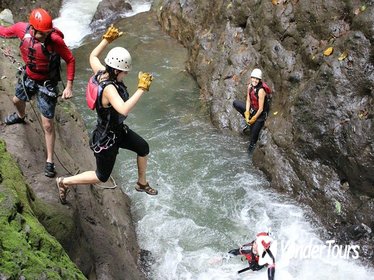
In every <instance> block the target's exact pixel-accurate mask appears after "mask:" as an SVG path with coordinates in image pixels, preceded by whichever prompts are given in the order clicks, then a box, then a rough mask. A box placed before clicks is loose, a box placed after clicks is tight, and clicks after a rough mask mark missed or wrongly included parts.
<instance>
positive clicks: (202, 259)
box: [74, 1, 370, 280]
mask: <svg viewBox="0 0 374 280" xmlns="http://www.w3.org/2000/svg"><path fill="white" fill-rule="evenodd" d="M78 2H79V1H78ZM118 25H119V26H120V27H121V29H122V30H124V31H125V35H124V36H123V37H121V38H120V39H119V40H117V41H115V43H113V46H117V45H119V46H124V47H126V48H127V49H128V50H129V51H130V53H131V55H132V57H133V65H134V66H133V71H132V72H131V73H130V74H129V76H128V77H126V78H125V83H126V84H127V85H128V87H129V91H130V93H133V92H134V91H135V88H136V81H137V78H136V76H137V72H138V71H140V70H142V71H149V72H152V73H153V74H154V77H155V80H154V82H153V83H152V86H151V90H150V92H148V93H147V94H146V95H144V96H143V98H142V99H141V101H140V102H139V103H138V105H137V107H136V108H135V109H134V111H133V112H132V113H130V115H129V117H128V119H127V120H126V123H127V124H128V125H129V126H130V127H131V128H132V129H133V130H134V131H136V132H137V133H139V134H140V135H142V136H143V137H144V138H145V139H146V140H147V141H148V142H149V145H150V148H151V153H150V156H149V168H148V180H149V183H150V184H151V185H152V186H153V187H155V188H157V189H158V190H159V195H158V196H155V197H151V196H147V195H146V194H144V193H138V192H136V191H135V189H134V187H135V183H136V179H137V176H136V174H137V170H136V157H135V155H134V154H133V153H131V152H128V151H121V152H120V154H119V156H118V158H117V162H116V166H115V170H114V172H113V175H114V176H115V178H116V181H117V183H118V184H119V185H120V186H121V187H122V189H123V191H124V192H125V193H126V194H127V195H129V197H130V198H131V201H132V213H133V218H134V221H135V225H136V230H137V234H138V239H139V244H140V247H141V248H142V249H145V250H149V251H150V252H152V255H153V256H154V258H155V263H154V264H153V266H152V271H151V272H150V274H148V277H149V279H159V280H165V279H170V280H172V279H173V280H174V279H204V280H205V279H247V278H248V279H267V274H266V271H265V270H263V271H260V272H246V273H243V274H241V275H238V274H237V271H238V270H240V269H242V268H244V267H245V266H246V263H245V262H241V260H240V258H239V257H237V258H232V259H229V260H225V259H224V258H223V256H224V254H225V252H227V251H229V250H230V249H233V248H236V247H238V246H239V245H240V244H244V243H246V242H249V241H251V240H252V239H253V237H254V236H255V234H256V233H257V232H259V231H264V230H267V229H268V228H270V227H271V228H272V232H273V236H274V238H275V239H276V240H277V242H278V246H277V249H278V253H277V256H276V258H277V270H276V279H287V280H288V279H313V280H315V279H369V278H370V277H369V273H370V271H369V270H368V269H365V268H363V267H361V266H359V265H358V264H357V263H356V262H355V261H354V260H353V259H348V260H347V259H344V258H342V257H335V256H333V255H328V252H326V251H324V252H323V254H322V255H315V256H308V255H304V256H296V255H295V248H294V247H292V246H287V245H289V244H291V245H294V244H296V245H297V246H299V247H304V248H306V247H307V246H315V247H318V246H322V245H323V244H325V242H326V241H322V240H320V239H319V238H318V236H317V235H316V233H315V232H316V229H315V228H313V226H312V225H311V224H310V223H309V222H308V221H307V220H306V218H305V212H304V210H303V209H301V208H300V207H299V206H298V205H296V204H295V203H294V201H292V200H290V199H288V198H286V197H283V196H281V195H279V194H277V193H275V192H273V191H272V190H271V189H269V188H268V185H269V183H268V182H267V181H266V179H265V178H264V176H263V175H262V174H261V172H259V171H258V170H256V169H255V168H254V167H253V166H252V163H251V161H250V159H249V158H248V156H247V154H246V152H245V151H246V146H247V139H245V138H243V137H242V136H239V135H236V134H233V133H230V132H227V131H225V132H222V131H219V130H217V129H216V128H214V127H213V126H212V124H211V122H210V118H209V109H208V106H207V104H205V103H204V102H203V101H202V100H201V99H200V98H199V88H198V85H197V84H196V82H195V81H194V80H193V79H192V77H191V76H190V75H189V74H188V73H187V72H186V71H185V68H184V62H185V61H186V59H187V51H186V50H185V49H184V48H182V47H181V46H180V45H179V44H178V43H177V42H176V41H175V40H174V39H171V38H169V37H168V36H166V35H165V34H164V33H162V32H161V31H160V29H159V26H158V24H157V22H156V21H155V19H154V18H153V17H152V16H151V15H150V14H148V13H145V14H138V15H136V16H134V17H131V18H128V19H126V20H123V21H121V22H119V23H118ZM96 43H97V41H94V42H92V39H89V38H87V39H86V40H84V41H83V46H81V47H80V48H78V49H75V50H74V52H75V55H76V56H77V58H78V59H77V79H76V81H75V86H74V88H75V94H76V97H75V101H74V102H75V103H76V104H77V107H78V108H79V110H81V112H82V115H83V117H84V119H85V121H86V124H87V126H88V128H89V129H90V128H92V127H93V124H94V123H95V114H94V112H92V111H90V110H88V109H87V108H86V105H85V101H84V91H85V86H86V82H87V79H88V77H89V76H90V69H89V67H88V54H89V52H90V51H91V50H92V48H93V47H94V46H95V44H96ZM228 102H230V101H228ZM238 117H239V116H238Z"/></svg>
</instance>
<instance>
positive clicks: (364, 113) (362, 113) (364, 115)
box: [358, 110, 369, 120]
mask: <svg viewBox="0 0 374 280" xmlns="http://www.w3.org/2000/svg"><path fill="white" fill-rule="evenodd" d="M368 116H369V112H368V111H367V110H362V111H360V112H359V113H358V118H359V119H360V120H366V119H367V118H368Z"/></svg>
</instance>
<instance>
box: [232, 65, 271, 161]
mask: <svg viewBox="0 0 374 280" xmlns="http://www.w3.org/2000/svg"><path fill="white" fill-rule="evenodd" d="M265 89H266V90H269V91H270V89H269V88H268V86H267V85H266V84H265V83H263V82H262V71H261V70H260V69H258V68H256V69H253V71H252V73H251V78H250V82H249V85H248V91H247V98H246V102H245V103H244V102H243V101H240V100H234V103H233V106H234V108H235V109H236V110H237V111H238V112H239V113H240V114H241V115H242V116H243V117H244V118H245V122H246V125H247V126H246V127H245V128H244V130H243V132H245V133H246V132H247V131H249V132H250V142H249V146H248V152H249V153H250V154H251V153H252V152H253V150H254V148H255V146H256V143H257V140H258V137H259V135H260V131H261V129H262V128H263V126H264V124H265V120H266V118H267V116H268V113H269V102H268V101H269V98H270V97H269V96H268V94H267V92H266V91H265Z"/></svg>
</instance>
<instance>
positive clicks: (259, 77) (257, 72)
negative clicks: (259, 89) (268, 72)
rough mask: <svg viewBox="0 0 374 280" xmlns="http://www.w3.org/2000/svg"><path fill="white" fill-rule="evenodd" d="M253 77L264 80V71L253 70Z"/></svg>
mask: <svg viewBox="0 0 374 280" xmlns="http://www.w3.org/2000/svg"><path fill="white" fill-rule="evenodd" d="M251 77H252V78H257V79H260V80H262V71H261V70H260V69H258V68H255V69H253V71H252V73H251Z"/></svg>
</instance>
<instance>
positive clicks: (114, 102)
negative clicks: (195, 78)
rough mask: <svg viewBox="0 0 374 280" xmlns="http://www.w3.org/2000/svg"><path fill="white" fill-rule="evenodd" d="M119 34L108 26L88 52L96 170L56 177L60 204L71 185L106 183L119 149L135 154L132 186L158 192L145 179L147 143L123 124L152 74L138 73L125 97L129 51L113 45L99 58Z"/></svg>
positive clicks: (92, 138)
mask: <svg viewBox="0 0 374 280" xmlns="http://www.w3.org/2000/svg"><path fill="white" fill-rule="evenodd" d="M121 35H122V32H120V31H119V30H118V29H117V28H115V27H113V26H111V27H109V28H108V30H107V31H106V33H105V34H104V35H103V39H102V40H101V42H100V43H99V44H98V45H97V46H96V47H95V48H94V50H93V51H92V52H91V54H90V58H89V61H90V65H91V68H92V70H93V72H94V76H93V77H91V78H90V80H89V83H88V86H87V92H86V99H87V103H88V106H89V107H90V108H92V109H96V113H97V125H96V128H95V130H94V131H93V133H92V136H91V139H90V147H91V149H92V150H93V152H94V155H95V158H96V171H85V172H83V173H80V174H78V175H75V176H70V177H65V178H64V177H58V178H56V184H57V188H58V195H59V199H60V202H61V203H62V204H66V203H67V201H66V195H67V191H68V190H69V188H70V187H71V186H73V185H78V184H96V183H100V182H106V181H107V180H108V179H109V178H110V174H111V173H112V170H113V166H114V164H115V160H116V157H117V154H118V151H119V149H120V148H122V149H127V150H130V151H133V152H135V153H136V154H137V166H138V182H137V185H136V187H135V189H136V190H137V191H139V192H145V193H147V194H149V195H157V193H158V191H157V190H156V189H153V188H152V187H151V186H150V185H149V184H148V182H147V179H146V170H147V155H148V154H149V145H148V143H147V142H146V141H145V140H144V139H143V138H142V137H141V136H139V135H138V134H137V133H135V132H134V131H132V130H131V129H130V128H129V127H128V126H127V125H126V124H124V123H123V122H124V120H125V119H126V117H127V115H128V114H129V113H130V112H131V110H132V109H134V107H135V105H136V104H137V102H138V101H139V100H140V98H141V97H142V96H143V94H144V93H145V92H147V91H148V90H149V88H150V86H151V83H152V80H153V77H152V75H150V74H149V73H142V72H140V73H139V75H138V79H139V81H138V89H137V90H136V92H135V93H134V94H133V95H132V96H131V97H129V94H128V92H127V87H126V86H125V84H124V83H123V79H124V78H125V76H126V75H127V74H128V72H129V71H130V70H131V68H132V62H131V61H132V60H131V56H130V53H129V52H128V51H127V50H126V49H125V48H122V47H114V48H112V49H111V50H110V51H109V52H108V54H107V55H106V57H105V60H104V61H105V65H104V64H102V63H101V61H100V59H99V56H100V55H101V54H102V52H103V51H104V50H105V48H106V47H107V46H108V45H109V44H110V43H111V42H112V41H113V40H115V39H117V38H118V37H120V36H121Z"/></svg>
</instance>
